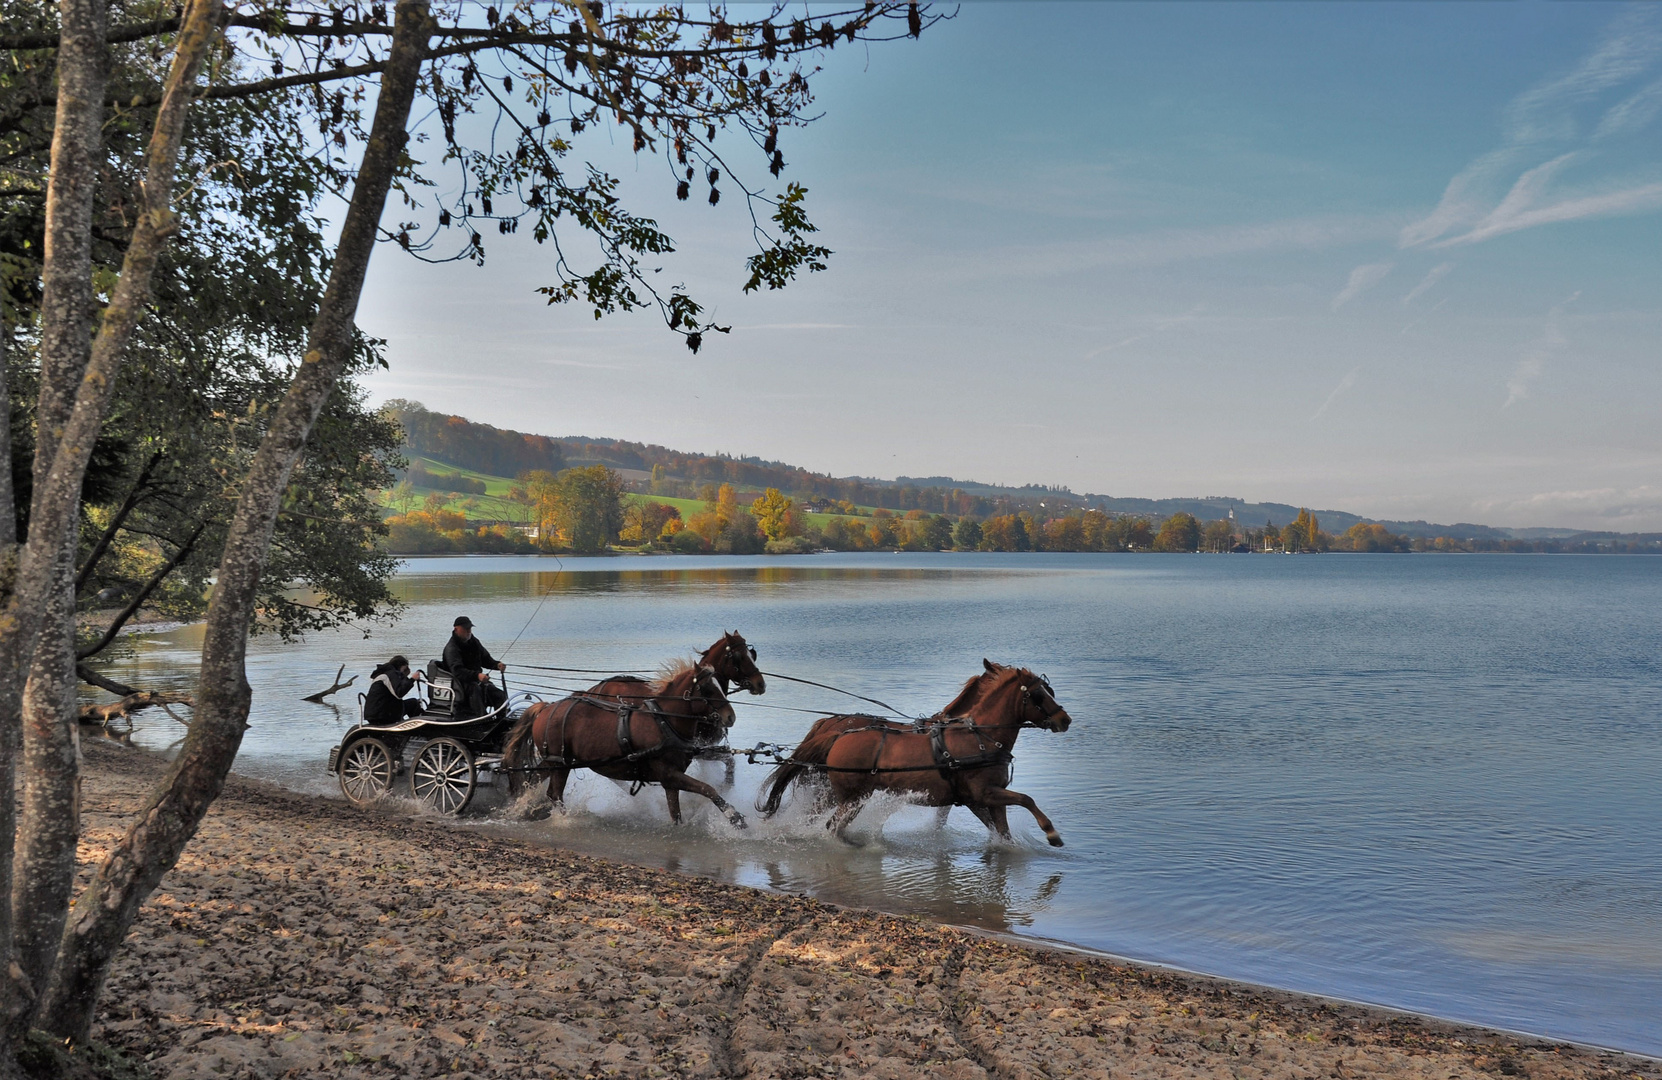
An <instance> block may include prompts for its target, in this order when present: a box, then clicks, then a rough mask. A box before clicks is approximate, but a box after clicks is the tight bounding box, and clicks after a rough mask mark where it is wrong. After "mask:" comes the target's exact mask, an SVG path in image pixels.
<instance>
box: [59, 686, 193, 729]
mask: <svg viewBox="0 0 1662 1080" xmlns="http://www.w3.org/2000/svg"><path fill="white" fill-rule="evenodd" d="M169 705H189V706H191V707H193V708H194V707H195V705H196V702H194V701H192V700H191V697H190V695H189V694H173V693H169V692H168V691H165V690H140V691H137V692H135V693H131V694H128V695H127V696H126V697H124V698H122V699H121V700H120V701H112V702H110V703H109V704H108V705H82V706H81V713H80V716H79V719H80V721H81V723H83V724H98V725H101V726H103V727H108V726H109V725H110V721H112V720H127V719H128V718H129V717H131V715H132V714H133V713H136V712H138V711H139V710H140V709H148V708H150V707H151V706H159V707H160V708H161V709H162V711H164V712H166V713H167V715H169V716H171V717H173V719H175V720H178V721H179V723H181V724H185V725H186V726H187V727H188V726H189V724H188V723H187V722H186V721H185V720H184V719H182V718H181V717H180V716H179V715H178V714H177V713H175V712H174V711H173V710H172V709H170V708H168V706H169Z"/></svg>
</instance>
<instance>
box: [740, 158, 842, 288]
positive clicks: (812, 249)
mask: <svg viewBox="0 0 1662 1080" xmlns="http://www.w3.org/2000/svg"><path fill="white" fill-rule="evenodd" d="M807 196H808V189H807V188H805V187H803V186H802V185H801V184H790V185H788V186H787V187H786V188H785V193H784V194H783V195H780V196H779V198H778V200H777V202H776V205H775V208H774V212H773V221H774V223H775V224H776V225H778V226H779V236H778V238H777V239H775V240H774V241H773V243H772V244H770V245H769V246H768V247H766V248H765V249H763V250H762V251H760V252H758V253H756V254H755V255H752V256H751V257H750V258H749V259H748V260H747V265H748V266H749V267H750V280H748V281H746V282H745V283H744V291H745V292H754V291H755V290H757V289H759V288H761V287H762V286H763V285H766V286H767V287H768V288H769V289H783V288H784V287H785V286H786V285H789V284H790V283H791V281H792V280H793V279H794V278H795V277H796V274H797V271H799V270H801V269H803V268H804V267H806V268H807V270H808V272H809V273H813V272H815V271H818V270H824V269H825V260H826V259H829V258H830V257H831V249H830V248H828V247H823V246H821V245H819V244H810V243H808V241H807V239H806V237H807V235H808V234H809V233H813V232H818V231H819V230H818V229H817V228H816V227H815V226H814V225H813V224H811V223H810V222H809V221H808V215H807V214H806V212H804V210H803V206H802V201H803V200H804V199H805V198H807Z"/></svg>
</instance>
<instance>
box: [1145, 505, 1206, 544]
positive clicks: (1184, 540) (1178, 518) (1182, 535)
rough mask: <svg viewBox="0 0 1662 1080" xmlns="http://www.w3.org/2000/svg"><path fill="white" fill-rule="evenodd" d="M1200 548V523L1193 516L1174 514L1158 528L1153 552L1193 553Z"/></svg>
mask: <svg viewBox="0 0 1662 1080" xmlns="http://www.w3.org/2000/svg"><path fill="white" fill-rule="evenodd" d="M1199 547H1200V522H1199V521H1198V520H1196V518H1195V516H1194V515H1193V514H1184V513H1176V514H1173V515H1172V516H1171V517H1169V518H1167V519H1166V520H1165V522H1164V523H1163V524H1162V525H1161V526H1160V534H1159V535H1158V536H1156V537H1155V538H1154V550H1155V551H1195V550H1197V549H1198V548H1199Z"/></svg>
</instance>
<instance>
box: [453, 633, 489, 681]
mask: <svg viewBox="0 0 1662 1080" xmlns="http://www.w3.org/2000/svg"><path fill="white" fill-rule="evenodd" d="M444 666H445V667H446V668H448V669H449V670H450V677H451V678H452V679H454V680H455V681H456V682H458V683H460V684H462V685H464V686H465V685H467V684H469V683H474V682H477V681H479V673H480V672H482V671H486V670H489V671H495V670H496V657H494V656H492V655H491V654H490V650H489V649H487V648H485V646H484V644H483V643H482V642H480V640H479V638H478V637H477V636H474V637H470V638H468V639H467V640H466V641H463V640H462V639H461V638H459V637H457V636H456V635H455V634H451V635H450V640H449V641H447V642H445V643H444Z"/></svg>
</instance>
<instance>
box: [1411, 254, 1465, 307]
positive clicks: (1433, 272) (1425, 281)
mask: <svg viewBox="0 0 1662 1080" xmlns="http://www.w3.org/2000/svg"><path fill="white" fill-rule="evenodd" d="M1453 269H1454V264H1453V263H1451V262H1446V263H1438V264H1437V265H1436V266H1433V267H1432V268H1431V269H1430V270H1428V271H1426V275H1425V277H1423V278H1421V279H1420V283H1419V284H1418V285H1416V286H1414V287H1413V288H1412V289H1409V290H1408V295H1407V296H1404V297H1403V298H1402V303H1403V306H1404V307H1406V306H1408V305H1409V304H1412V303H1413V302H1414V301H1416V300H1418V299H1419V298H1420V297H1422V296H1424V295H1425V294H1426V293H1428V292H1430V291H1431V287H1432V286H1433V285H1435V284H1437V283H1438V282H1439V281H1441V280H1443V279H1444V278H1446V277H1448V275H1449V271H1451V270H1453Z"/></svg>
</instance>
